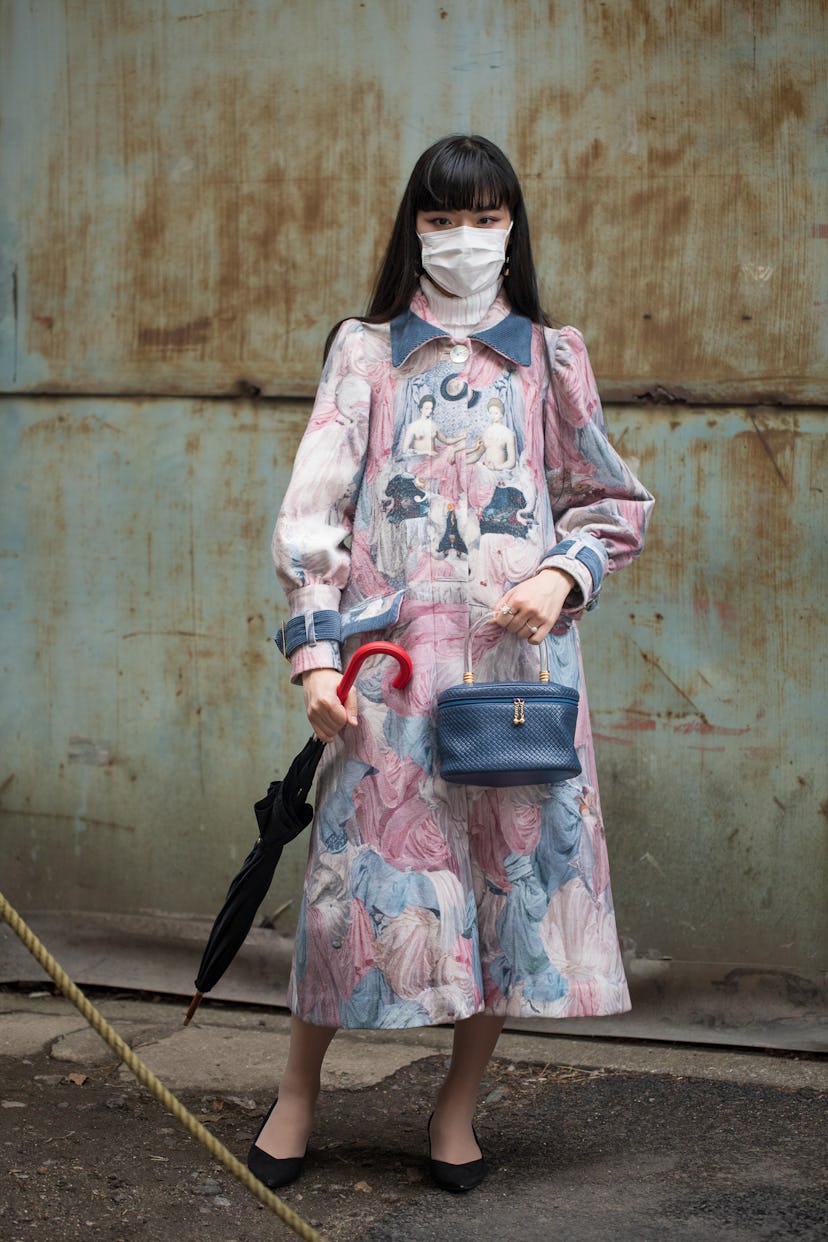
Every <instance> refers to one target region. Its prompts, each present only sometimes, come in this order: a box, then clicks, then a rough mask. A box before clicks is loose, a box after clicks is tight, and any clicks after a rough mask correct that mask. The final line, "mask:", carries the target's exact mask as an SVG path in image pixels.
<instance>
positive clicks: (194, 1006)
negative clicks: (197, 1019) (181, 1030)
mask: <svg viewBox="0 0 828 1242" xmlns="http://www.w3.org/2000/svg"><path fill="white" fill-rule="evenodd" d="M203 995H204V993H203V992H196V994H195V996H194V997H193V999H192V1000H191V1001H190V1007H189V1009H188V1010H187V1013H186V1015H185V1017H184V1022H183V1025H184V1026H189V1025H190V1018H192V1016H193V1014H194V1013H195V1011H196V1010H197V1009H198V1007H199V1005H200V1004H201V998H202V996H203Z"/></svg>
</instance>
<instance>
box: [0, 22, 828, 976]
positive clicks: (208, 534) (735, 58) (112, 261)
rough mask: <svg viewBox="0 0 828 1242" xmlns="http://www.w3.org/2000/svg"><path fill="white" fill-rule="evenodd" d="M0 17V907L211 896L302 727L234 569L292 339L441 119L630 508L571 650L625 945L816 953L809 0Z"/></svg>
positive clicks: (820, 560)
mask: <svg viewBox="0 0 828 1242" xmlns="http://www.w3.org/2000/svg"><path fill="white" fill-rule="evenodd" d="M0 23H1V24H0V57H2V62H0V91H2V105H3V147H2V152H0V161H2V163H1V164H0V175H1V176H2V184H3V194H2V200H0V244H1V247H2V248H1V249H0V385H2V390H3V393H4V394H5V396H4V398H3V399H2V441H1V443H2V459H0V472H2V480H1V481H2V493H0V504H2V513H3V529H2V547H0V581H2V586H3V609H4V626H3V633H2V640H0V641H2V670H3V681H4V692H3V708H2V752H1V753H2V771H0V812H2V815H0V849H2V858H3V883H4V886H5V887H6V888H7V889H8V891H9V894H10V896H11V897H12V898H13V899H16V900H17V902H18V904H19V905H21V906H22V907H23V908H34V907H36V906H49V907H52V908H58V909H60V908H63V909H68V908H75V909H99V910H120V911H127V910H139V909H140V910H145V909H159V910H190V911H201V912H204V913H209V912H211V911H212V910H213V909H214V908H215V906H216V903H217V901H219V900H220V898H221V896H222V894H223V891H224V886H225V883H226V880H227V877H228V874H229V872H230V871H231V870H232V867H233V865H234V864H235V863H236V862H238V861H240V860H241V858H242V857H243V855H244V853H246V851H247V849H248V848H249V845H250V844H251V842H252V839H253V835H254V834H253V820H252V813H251V810H250V805H251V803H252V801H253V800H254V798H255V797H257V796H259V794H260V792H263V788H264V787H265V786H266V784H267V782H268V780H269V779H270V777H271V775H272V773H273V772H274V770H276V769H278V768H279V767H280V765H281V764H282V762H283V761H284V760H285V759H286V758H287V757H289V756H290V754H291V753H292V752H293V751H294V750H295V749H296V748H297V747H298V746H299V745H300V744H301V742H302V741H303V740H304V737H305V736H306V732H307V726H306V724H305V723H304V720H303V716H302V713H301V710H300V707H299V702H298V696H297V694H296V692H295V691H293V690H292V689H291V688H290V687H289V686H288V685H287V679H286V676H285V671H284V666H283V665H282V664H281V663H280V661H279V659H278V657H277V655H276V653H275V650H274V649H273V647H272V645H270V644H269V643H268V635H269V634H270V633H272V631H273V628H274V626H275V624H276V621H277V619H278V618H279V616H280V615H281V600H280V598H279V595H278V591H277V588H276V586H275V583H274V582H273V579H272V576H271V571H270V567H269V561H268V551H267V547H268V540H269V533H270V526H271V523H272V520H273V517H274V515H275V512H276V510H277V508H278V503H279V497H280V495H281V492H282V490H283V488H284V486H285V483H286V481H287V476H288V471H289V466H290V461H291V458H292V455H293V451H294V447H295V444H296V442H297V440H298V437H299V435H300V434H301V429H302V426H303V424H304V421H305V419H306V417H307V412H308V401H307V398H309V396H310V395H311V394H312V392H313V389H314V386H315V383H316V379H317V376H318V370H319V361H320V353H321V347H322V342H323V340H324V337H325V335H326V332H327V329H328V327H329V326H330V324H331V323H332V322H333V321H334V320H336V319H338V318H340V317H341V316H342V315H344V314H347V313H349V312H356V311H359V310H360V309H362V307H364V304H365V302H366V299H367V296H368V291H369V286H370V282H371V276H372V273H373V271H374V269H375V266H376V263H377V261H378V259H379V256H380V253H381V249H382V246H383V244H384V241H385V238H386V236H387V230H388V227H389V223H390V219H391V216H392V214H393V211H394V209H395V206H396V202H397V200H398V197H399V194H400V192H401V189H402V185H403V183H404V180H405V177H406V176H407V174H408V171H409V170H410V167H411V165H412V164H413V161H414V159H415V158H416V156H417V155H418V154H419V152H420V151H421V150H422V149H423V148H424V147H425V146H426V145H427V144H428V143H429V142H430V141H432V140H433V139H434V138H436V137H438V136H440V135H441V134H443V133H446V132H450V131H452V130H474V131H477V132H482V133H486V134H488V135H489V136H491V137H492V138H494V139H495V141H498V142H500V143H501V144H502V145H503V146H504V147H505V149H506V150H507V151H508V152H509V153H510V154H511V156H512V157H513V159H514V162H515V164H516V166H517V168H518V170H519V172H520V173H521V175H522V178H523V181H524V186H525V190H526V193H527V199H528V204H529V209H530V219H531V221H532V225H533V240H534V246H535V250H536V254H537V258H538V262H539V269H540V273H541V277H542V282H543V285H544V289H545V296H546V300H547V302H548V305H549V308H550V310H551V311H552V312H553V313H554V314H555V315H556V316H557V317H558V318H559V319H560V320H561V321H564V322H571V323H575V324H578V325H579V326H580V327H581V328H582V329H583V331H584V332H585V334H586V336H587V340H588V342H589V344H590V349H591V354H592V357H593V361H594V363H595V366H596V371H597V373H598V376H599V382H600V386H601V390H602V394H603V396H604V398H605V401H606V403H607V414H608V422H609V425H610V430H611V433H612V434H613V438H614V439H615V442H616V443H617V444H618V445H619V447H620V449H621V451H622V452H623V453H625V455H627V456H629V457H630V458H635V459H637V460H638V463H639V466H638V468H639V471H640V474H641V477H642V478H643V479H644V480H645V481H646V482H647V484H648V486H650V487H651V488H652V490H653V491H654V492H655V493H656V495H657V497H658V501H659V504H658V508H657V511H656V517H655V522H654V526H653V531H652V537H651V540H650V544H649V547H648V549H647V551H646V554H645V556H644V558H643V559H642V560H641V562H640V563H639V564H638V565H637V566H636V567H634V568H633V569H632V570H630V571H626V572H625V574H624V575H623V577H622V578H621V579H619V581H617V582H612V583H610V584H609V586H608V588H607V590H606V591H605V592H604V596H603V600H602V604H601V607H600V608H599V609H598V610H597V611H596V612H595V613H593V614H591V615H590V616H589V617H588V618H587V620H586V621H585V623H584V627H583V630H584V646H585V654H586V662H587V669H588V675H589V677H590V685H591V707H592V711H593V719H594V724H595V728H596V732H597V735H598V739H599V740H598V746H599V752H598V758H599V765H600V771H601V773H602V792H603V798H604V802H605V804H606V805H605V810H606V815H607V822H608V831H609V835H610V847H611V857H612V862H613V872H614V881H615V882H614V889H615V897H616V903H617V906H618V913H619V923H620V925H621V928H622V930H623V931H624V933H625V935H626V936H627V937H628V938H629V940H630V942H631V943H632V944H634V945H635V947H636V949H637V951H638V952H640V953H642V954H645V955H646V954H647V953H655V954H662V955H665V956H672V957H674V958H676V959H681V960H683V961H696V962H719V961H727V962H744V963H747V964H750V963H764V964H766V965H767V964H770V965H778V966H780V967H783V966H784V967H791V968H801V969H814V970H815V969H817V967H818V965H819V964H820V955H821V953H822V951H823V946H824V937H825V930H826V928H825V909H824V907H825V903H824V875H825V870H824V864H825V843H826V834H825V808H826V801H825V800H826V790H825V761H824V742H823V739H824V737H825V733H826V720H825V714H826V709H825V704H826V702H828V695H827V694H826V689H828V687H826V685H825V665H824V662H820V661H819V659H818V653H819V652H820V651H821V650H822V649H823V648H824V613H825V608H824V599H825V556H824V552H823V540H822V532H823V529H824V506H823V503H822V497H823V486H824V484H823V476H824V473H825V462H824V452H825V450H824V445H825V435H824V427H825V422H824V419H825V407H826V404H827V402H826V360H827V359H828V320H827V319H826V307H828V264H826V259H825V254H826V248H828V214H826V212H828V205H827V204H826V197H825V187H826V173H827V171H828V168H827V166H828V157H827V156H826V141H825V139H826V136H827V135H828V88H826V74H825V72H824V48H825V46H826V33H828V31H827V30H826V28H827V27H828V11H826V8H825V6H824V4H822V3H820V2H819V0H813V2H809V0H787V2H786V3H782V4H779V3H770V0H751V2H750V3H748V2H747V0H733V2H730V0H729V2H728V3H724V0H721V2H719V3H714V2H712V0H692V2H691V3H689V4H687V5H685V6H683V7H682V8H681V9H680V10H679V9H677V8H676V6H675V5H673V4H669V3H666V2H665V3H654V4H641V3H638V2H637V0H618V2H617V3H612V4H609V3H599V2H598V0H587V3H584V4H579V5H574V4H563V3H541V2H540V0H522V2H521V3H517V2H516V0H515V2H511V3H508V2H507V3H504V2H502V0H501V2H500V3H494V2H493V0H480V2H478V3H475V2H471V3H464V4H463V5H462V6H461V5H457V4H454V3H451V2H450V0H444V3H442V4H440V3H430V2H427V3H423V4H417V5H416V6H415V5H403V4H396V3H390V0H389V2H387V3H375V4H370V3H358V2H356V0H338V2H337V3H324V2H323V0H311V2H310V3H304V4H298V3H285V4H278V5H276V4H271V3H266V2H265V0H254V2H253V3H248V4H244V5H233V4H227V3H226V0H224V2H223V3H219V0H212V2H204V3H201V4H198V5H196V4H195V3H187V2H186V0H166V2H163V0H111V2H107V3H103V2H97V0H64V2H63V3H55V2H53V0H32V2H31V3H23V2H22V0H21V2H15V0H4V2H2V3H0ZM323 26H324V38H320V37H319V32H320V28H321V27H323ZM782 406H785V407H788V408H784V409H783V408H780V407H782ZM302 855H303V849H302V848H301V847H300V846H296V847H294V848H293V849H292V850H291V851H289V852H288V855H287V856H286V859H285V861H284V863H283V865H282V867H281V868H280V872H279V879H278V884H277V890H276V891H275V893H274V898H273V900H274V904H278V902H279V901H280V900H287V899H288V898H289V897H291V896H295V893H296V891H297V887H298V884H299V877H300V875H301V870H302V865H303V857H302Z"/></svg>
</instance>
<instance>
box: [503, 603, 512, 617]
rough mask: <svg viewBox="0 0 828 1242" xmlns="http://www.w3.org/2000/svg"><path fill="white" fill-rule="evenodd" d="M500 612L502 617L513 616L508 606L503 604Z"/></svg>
mask: <svg viewBox="0 0 828 1242" xmlns="http://www.w3.org/2000/svg"><path fill="white" fill-rule="evenodd" d="M500 611H501V613H502V614H503V616H504V617H513V616H514V615H515V614H514V613H513V612H512V610H511V608H510V607H509V605H508V604H504V605H503V607H502V608H501V610H500Z"/></svg>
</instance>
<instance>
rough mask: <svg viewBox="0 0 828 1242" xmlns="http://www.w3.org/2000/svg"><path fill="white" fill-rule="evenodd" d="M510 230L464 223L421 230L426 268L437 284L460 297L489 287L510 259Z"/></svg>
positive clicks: (419, 234)
mask: <svg viewBox="0 0 828 1242" xmlns="http://www.w3.org/2000/svg"><path fill="white" fill-rule="evenodd" d="M511 231H512V226H511V224H510V225H509V227H508V229H476V228H471V227H470V226H469V225H467V224H461V225H460V227H459V228H456V229H438V230H437V231H436V232H434V233H418V234H417V236H418V237H419V239H420V245H421V246H422V258H423V268H424V270H425V272H426V273H427V275H429V276H430V277H431V279H432V280H433V281H434V283H435V284H436V285H439V287H440V288H441V289H445V291H446V293H453V294H455V295H456V296H457V297H458V298H467V297H469V296H470V295H471V294H473V293H480V292H481V291H482V290H483V289H488V288H489V286H490V285H493V284H494V283H495V281H496V280H497V278H498V276H499V275H500V272H501V270H502V268H503V264H504V263H505V262H506V242H507V241H508V240H509V234H510V233H511Z"/></svg>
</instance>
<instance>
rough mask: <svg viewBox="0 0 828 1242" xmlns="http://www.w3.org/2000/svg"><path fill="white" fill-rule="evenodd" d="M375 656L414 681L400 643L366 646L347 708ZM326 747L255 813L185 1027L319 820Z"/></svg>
mask: <svg viewBox="0 0 828 1242" xmlns="http://www.w3.org/2000/svg"><path fill="white" fill-rule="evenodd" d="M372 655H390V656H393V657H394V658H395V659H396V660H398V661H399V664H400V671H399V673H398V674H397V676H396V677H395V678H394V681H393V682H392V683H391V684H392V685H393V686H394V687H395V688H396V689H398V690H401V689H402V688H403V686H405V685H407V684H408V681H409V680H410V678H411V667H412V666H411V657H410V656H409V654H408V652H407V651H404V650H403V648H402V647H398V646H397V644H396V643H388V642H384V641H380V642H371V643H365V644H364V645H363V646H362V647H358V648H357V650H356V651H355V652H354V654H353V655H352V656H351V659H350V661H349V662H348V667H347V668H346V669H345V672H344V674H343V676H342V681H341V682H340V683H339V685H338V686H337V690H336V693H337V696H338V698H339V700H340V702H342V703H344V702H345V699H346V697H347V694H348V691H349V690H350V688H351V686H352V685H353V682H354V679H355V678H356V675H357V673H358V672H359V669H360V666H361V665H362V663H363V661H364V660H367V659H368V657H369V656H372ZM324 748H325V743H324V742H321V741H320V740H319V738H318V737H312V738H310V739H309V740H308V741H307V742H306V743H305V745H304V746H303V748H302V750H301V751H300V752H299V754H298V755H297V756H296V758H295V759H294V760H293V762H292V763H291V765H290V767H289V768H288V770H287V772H286V773H285V776H284V777H283V779H282V780H280V781H271V783H270V787H269V788H268V791H267V793H266V794H265V796H264V797H263V798H262V799H260V801H258V802H257V803H256V804H255V806H254V807H253V810H254V812H255V815H256V821H257V823H258V825H259V839H258V840H257V842H256V844H255V845H254V846H253V849H252V850H251V851H250V853H249V854H248V855H247V858H245V860H244V862H243V863H242V866H241V870H240V871H239V873H238V875H236V876H235V878H234V879H233V881H232V883H231V884H230V887H229V888H228V890H227V896H226V897H225V899H224V905H223V906H222V908H221V910H220V911H219V913H218V915H217V917H216V920H215V922H214V923H213V927H212V930H211V932H210V935H209V937H208V939H207V944H206V946H205V949H204V953H203V955H202V958H201V965H200V967H199V970H198V975H197V976H196V980H195V986H196V994H195V996H194V997H193V999H192V1000H191V1001H190V1007H189V1009H188V1010H187V1016H186V1017H185V1019H184V1025H185V1026H186V1025H187V1023H188V1022H189V1021H190V1019H191V1018H192V1016H193V1014H194V1013H195V1011H196V1009H197V1008H198V1006H199V1003H200V1001H201V998H202V996H203V995H204V993H205V992H209V991H210V990H211V989H212V988H214V987H215V986H216V984H217V983H218V981H219V979H220V978H221V976H222V975H223V974H224V972H225V970H226V969H227V967H228V966H229V965H230V963H231V962H232V960H233V958H234V957H235V956H236V954H237V953H238V951H239V949H240V948H241V946H242V945H243V944H244V941H245V938H246V936H247V933H248V932H249V931H250V928H251V927H252V926H253V920H254V918H255V917H256V911H257V910H258V908H259V906H260V905H261V904H262V902H263V901H264V899H265V897H266V896H267V891H268V889H269V888H270V885H271V883H272V881H273V874H274V872H275V870H276V865H277V863H278V862H279V859H280V858H281V856H282V850H283V849H284V847H285V846H286V845H287V843H288V842H289V841H292V840H293V838H294V837H298V836H299V833H300V832H302V830H303V829H305V828H307V826H308V824H309V823H310V822H311V820H312V819H313V807H312V806H311V805H310V803H309V802H307V801H306V798H307V795H308V791H309V789H310V787H311V784H312V783H313V778H314V775H315V773H316V769H317V767H318V765H319V760H320V758H321V756H322V751H323V750H324Z"/></svg>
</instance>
